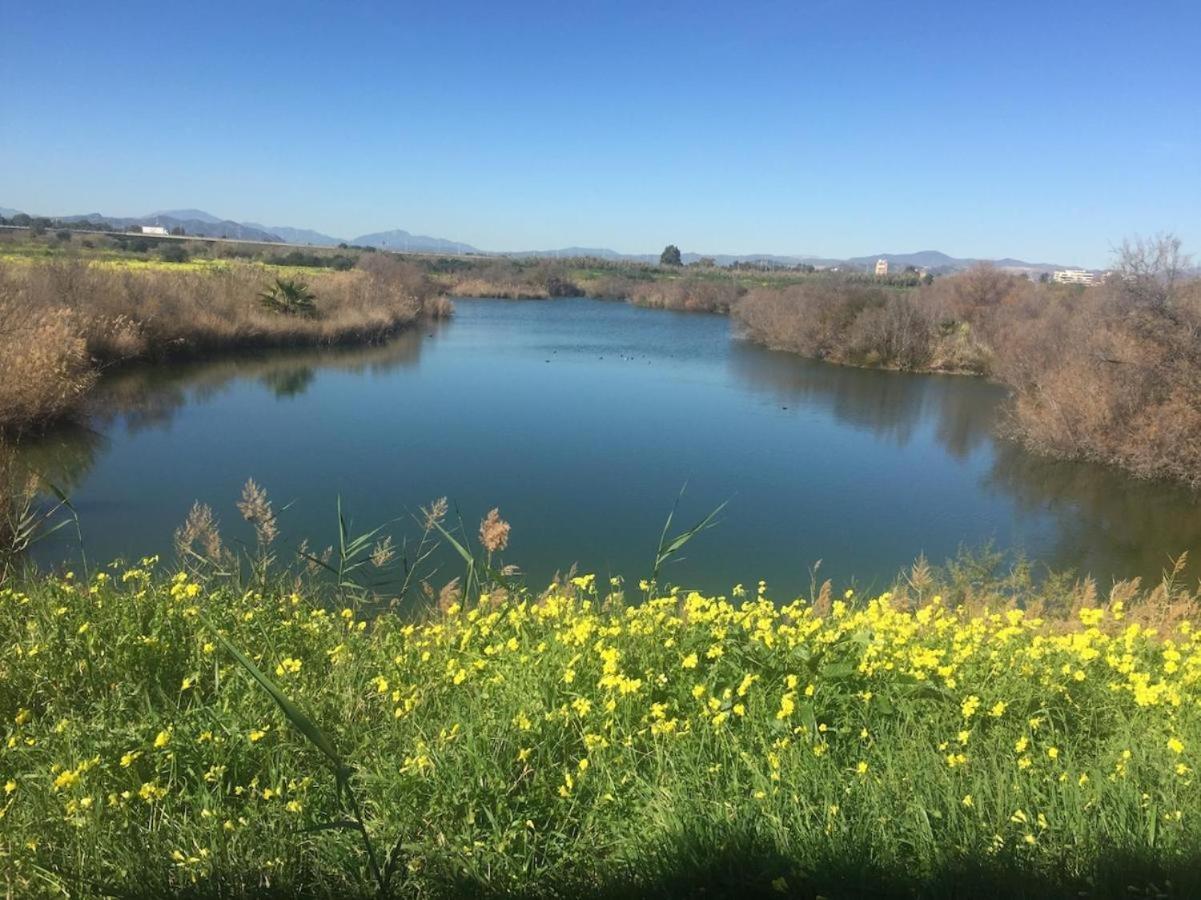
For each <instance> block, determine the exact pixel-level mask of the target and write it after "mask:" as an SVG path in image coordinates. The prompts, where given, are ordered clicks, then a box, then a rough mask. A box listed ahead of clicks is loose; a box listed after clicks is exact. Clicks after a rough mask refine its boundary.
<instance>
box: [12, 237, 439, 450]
mask: <svg viewBox="0 0 1201 900" xmlns="http://www.w3.org/2000/svg"><path fill="white" fill-rule="evenodd" d="M450 309H451V306H450V303H449V301H448V300H446V299H445V298H442V297H439V296H437V295H436V289H435V288H434V287H433V286H432V284H431V283H430V282H429V279H428V278H427V277H426V276H425V275H424V274H423V273H421V272H420V271H418V270H417V269H415V268H414V267H412V266H410V265H408V264H406V263H403V262H400V261H398V260H395V259H393V258H388V257H385V256H383V255H370V256H364V257H362V258H361V259H359V260H358V262H357V264H356V266H355V267H354V268H353V269H350V270H347V271H338V270H329V269H319V270H310V271H300V272H297V271H296V270H295V269H294V268H288V267H277V266H270V265H264V264H260V263H250V262H243V261H221V262H211V263H209V262H206V263H186V262H185V263H182V264H172V263H166V262H148V263H145V264H139V263H137V262H136V261H135V262H132V263H131V262H129V261H124V260H119V261H103V260H99V259H97V260H88V259H67V258H63V259H36V258H34V259H16V260H14V259H8V258H6V259H5V260H4V261H3V262H0V370H3V371H4V373H5V378H4V379H3V381H2V382H0V429H3V430H7V431H19V430H22V429H27V428H38V427H43V426H45V425H47V424H49V423H51V422H53V421H55V420H59V419H62V418H64V417H66V416H69V415H71V414H73V413H74V412H75V411H76V410H78V409H79V408H80V406H81V404H82V403H83V402H84V400H85V398H86V397H87V395H88V393H89V391H90V390H91V389H92V387H93V386H94V384H95V382H96V379H97V377H98V376H99V374H100V372H101V371H102V370H104V369H106V368H110V367H112V366H114V365H119V364H123V363H129V362H134V361H145V360H152V361H156V362H161V361H166V360H176V359H185V358H196V357H202V356H206V355H212V354H216V353H221V352H228V351H231V350H243V349H248V348H262V347H297V346H325V345H336V344H356V343H374V342H379V341H381V340H384V339H386V338H388V337H390V336H392V335H394V334H395V333H396V332H397V331H399V330H401V329H403V328H406V327H409V326H411V325H412V324H414V323H415V322H416V321H417V320H418V319H419V318H421V317H423V316H444V315H448V314H449V312H450Z"/></svg>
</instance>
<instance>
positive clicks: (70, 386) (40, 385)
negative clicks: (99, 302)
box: [0, 272, 96, 429]
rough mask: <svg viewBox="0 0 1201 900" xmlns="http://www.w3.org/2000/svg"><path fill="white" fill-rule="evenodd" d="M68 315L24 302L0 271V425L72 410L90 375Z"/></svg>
mask: <svg viewBox="0 0 1201 900" xmlns="http://www.w3.org/2000/svg"><path fill="white" fill-rule="evenodd" d="M78 324H79V323H78V322H77V321H76V317H75V316H74V314H73V313H72V312H71V311H70V310H68V309H63V308H61V307H59V308H55V307H49V308H47V307H40V306H35V305H31V304H29V303H27V302H25V297H24V295H23V293H22V292H21V290H20V289H19V286H18V284H17V283H16V282H15V279H13V278H11V277H10V275H9V274H8V273H5V272H0V372H2V373H3V377H0V429H10V428H14V427H16V426H19V425H21V424H23V423H24V422H27V421H29V420H30V419H52V418H58V417H60V416H63V415H65V414H67V413H69V412H71V411H72V410H73V409H75V408H76V406H77V405H78V403H79V401H80V400H81V399H82V398H83V396H84V395H85V394H86V393H87V392H88V390H89V389H90V388H91V386H92V384H93V383H94V382H95V379H96V375H95V372H94V370H93V368H92V365H91V359H90V358H89V356H88V352H87V343H86V341H85V340H84V339H83V337H82V336H81V335H80V333H79V329H78Z"/></svg>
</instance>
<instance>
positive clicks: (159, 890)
mask: <svg viewBox="0 0 1201 900" xmlns="http://www.w3.org/2000/svg"><path fill="white" fill-rule="evenodd" d="M295 587H296V591H295V592H293V590H292V589H291V588H290V587H281V586H275V587H263V586H261V587H260V588H258V589H254V588H251V589H247V588H245V587H243V586H239V584H238V583H237V582H233V581H229V580H226V579H222V578H219V577H214V578H213V579H211V580H208V581H204V582H201V581H197V580H196V578H195V577H190V576H189V575H187V574H180V575H178V576H171V575H170V573H169V572H162V571H156V569H155V567H154V565H153V561H146V562H145V563H144V564H142V565H139V566H136V567H131V568H126V567H111V568H109V569H106V570H105V571H102V572H100V573H98V574H96V575H95V576H94V577H92V578H90V579H85V578H83V577H78V578H77V577H73V576H68V577H62V578H53V577H38V578H34V579H32V580H30V581H28V582H26V583H23V584H20V585H10V586H9V587H7V588H4V589H0V722H2V723H3V724H2V725H0V732H2V734H3V738H4V741H5V744H4V747H5V749H4V751H3V755H2V756H0V783H2V784H4V785H5V787H4V795H3V797H2V799H0V809H2V810H3V813H2V814H3V818H2V819H0V883H2V884H3V885H4V888H5V889H6V891H7V894H6V896H31V895H39V894H46V895H56V896H68V895H69V896H99V895H104V894H113V895H132V896H160V895H164V894H176V895H181V896H199V895H204V896H208V895H235V896H245V895H256V896H258V895H262V894H264V893H270V894H273V895H279V896H293V895H304V896H316V895H321V896H326V895H328V896H350V895H363V896H369V895H373V894H376V893H377V890H378V884H379V882H380V879H379V878H378V877H376V875H375V874H374V873H373V871H372V864H371V859H370V857H369V855H368V853H367V852H366V850H365V845H364V840H363V833H362V832H360V831H359V830H357V828H358V823H362V825H363V826H364V828H365V831H366V835H367V837H368V840H369V842H370V846H371V847H372V853H373V855H374V856H375V858H376V863H377V868H378V869H379V870H381V873H382V872H383V871H384V870H386V869H388V867H391V874H390V876H388V878H387V879H386V880H388V882H389V885H390V888H391V889H392V890H393V891H394V892H395V893H396V894H398V895H403V896H410V895H411V896H447V897H452V896H463V895H480V894H484V895H494V896H512V895H520V896H531V895H533V896H550V895H558V896H578V895H581V894H583V895H591V896H624V895H663V894H674V895H688V896H692V895H695V894H696V893H697V892H698V891H699V890H700V889H702V888H704V890H705V893H706V894H707V895H709V896H713V895H731V896H746V895H755V894H764V895H768V896H778V895H781V894H783V895H792V896H817V895H824V896H828V897H837V896H863V895H871V896H913V895H920V896H977V895H979V893H980V892H983V891H992V892H994V893H997V894H998V895H999V896H1064V895H1069V894H1075V893H1076V892H1081V891H1083V892H1085V893H1087V894H1088V895H1090V896H1091V895H1098V896H1115V897H1116V896H1123V897H1127V896H1179V897H1186V896H1195V895H1196V893H1197V892H1198V891H1201V870H1199V869H1198V864H1197V861H1198V858H1199V857H1198V851H1199V850H1201V825H1199V821H1201V820H1199V819H1198V812H1197V811H1198V809H1199V808H1201V807H1199V803H1198V801H1199V800H1201V796H1199V793H1201V792H1199V790H1198V785H1197V782H1196V779H1195V776H1194V773H1193V771H1192V767H1193V766H1194V765H1196V763H1197V758H1196V757H1197V753H1198V750H1201V718H1199V716H1198V701H1199V699H1201V691H1199V690H1198V679H1199V678H1201V643H1199V641H1198V639H1197V637H1196V634H1195V633H1194V632H1193V630H1192V629H1191V627H1190V626H1189V625H1188V624H1187V622H1186V621H1184V620H1182V619H1181V618H1180V613H1181V609H1180V608H1179V604H1177V605H1176V607H1175V608H1172V609H1169V604H1167V603H1166V601H1167V600H1170V599H1171V592H1170V591H1168V592H1167V593H1166V594H1165V593H1163V592H1162V591H1161V592H1160V594H1158V595H1156V594H1153V595H1152V596H1151V598H1150V599H1146V598H1145V599H1144V600H1143V605H1142V606H1141V607H1139V608H1138V609H1135V607H1134V606H1133V601H1132V605H1131V611H1129V612H1128V611H1127V610H1126V608H1125V606H1124V600H1123V598H1124V599H1126V600H1128V599H1130V597H1132V596H1133V595H1132V594H1131V593H1129V592H1128V593H1126V594H1124V595H1123V598H1119V599H1118V600H1116V601H1115V602H1112V603H1102V604H1101V605H1100V606H1097V605H1095V604H1094V605H1090V606H1087V607H1085V608H1083V609H1082V610H1081V611H1079V612H1078V613H1076V614H1074V615H1072V616H1070V617H1068V618H1066V619H1064V620H1053V619H1046V620H1044V619H1041V618H1039V617H1038V616H1036V615H1035V614H1034V613H1033V612H1029V613H1022V612H1020V611H1017V610H1013V609H1008V610H1006V609H999V608H996V607H995V606H994V611H992V612H989V611H987V610H985V609H983V608H981V607H980V604H979V603H978V602H977V603H975V604H973V608H972V610H970V611H969V609H968V608H967V607H956V606H953V605H952V604H951V603H950V602H942V601H939V600H938V599H931V598H930V595H929V593H928V592H927V593H926V594H925V597H926V600H925V602H922V603H917V602H916V598H915V597H914V596H912V595H911V596H910V599H909V600H908V601H905V600H902V599H901V598H899V597H885V598H882V599H880V600H877V601H875V602H870V603H869V602H866V599H865V600H864V601H863V602H861V601H860V600H859V599H858V598H854V597H852V598H849V599H848V600H845V601H838V602H835V603H831V602H830V597H829V595H828V592H827V591H823V592H821V594H820V595H819V597H818V599H817V603H816V604H815V605H813V606H811V605H809V604H808V603H805V602H797V603H793V604H789V605H787V606H776V605H774V604H773V603H772V602H771V601H770V600H769V599H767V596H766V595H763V594H761V595H760V596H759V597H756V596H755V592H754V591H751V592H750V596H742V595H741V592H738V593H736V594H735V595H734V596H732V598H731V600H730V601H724V600H709V599H705V598H701V597H698V596H696V595H691V596H687V597H685V596H683V595H677V594H675V592H670V591H667V592H665V591H655V590H654V589H653V587H652V586H647V591H648V593H649V594H650V597H646V596H644V595H643V593H642V591H638V592H634V593H636V594H637V598H635V597H634V596H633V595H627V593H626V592H624V590H623V588H622V586H621V585H620V584H612V585H609V584H604V585H599V586H598V585H597V584H596V583H595V582H594V580H593V579H592V578H591V576H581V577H577V578H574V579H572V580H570V581H567V582H565V583H563V584H561V585H559V586H558V587H555V588H553V589H552V590H551V591H549V592H548V593H546V594H543V595H541V596H531V595H528V594H525V593H522V592H520V591H517V592H513V593H505V594H501V593H498V592H496V591H493V592H492V593H491V595H489V594H488V593H487V592H486V593H485V594H484V596H482V597H481V598H480V600H479V603H478V605H477V604H476V603H474V602H473V603H472V605H471V607H470V609H466V610H465V609H463V608H461V607H460V606H459V604H458V603H455V604H454V605H448V604H449V600H446V601H445V602H444V603H443V606H444V607H447V608H446V609H445V611H444V612H441V613H439V612H433V611H431V612H430V613H423V614H415V615H411V616H406V617H401V616H398V615H396V614H393V613H383V614H380V615H378V616H369V615H367V614H366V612H365V611H364V610H362V609H359V608H357V606H356V604H355V603H353V602H351V601H349V600H347V601H345V602H346V603H348V604H349V605H348V606H346V607H345V608H342V607H341V605H340V604H335V605H331V603H330V600H329V598H331V597H333V596H336V595H335V594H331V593H330V591H329V589H327V588H322V587H321V586H320V585H319V584H318V583H317V582H315V581H308V582H302V583H301V584H298V585H295ZM337 593H338V594H342V595H343V596H345V592H344V591H342V590H341V589H340V588H339V589H338V591H337ZM660 595H661V596H660ZM1085 596H1087V593H1086V594H1085ZM322 597H324V598H327V599H326V600H320V599H319V598H322ZM1156 597H1158V598H1159V599H1158V600H1156ZM635 599H637V600H638V601H639V602H637V603H635V604H634V605H630V601H633V600H635ZM1190 602H1191V601H1190ZM911 606H916V607H917V611H914V610H913V609H911V608H910V607H911ZM1152 613H1155V614H1156V615H1158V616H1159V631H1158V632H1155V631H1152V630H1148V629H1147V627H1146V622H1147V621H1149V617H1150V616H1151V614H1152ZM1135 616H1137V617H1138V621H1139V622H1142V623H1143V624H1141V625H1140V624H1135V618H1134V617H1135ZM214 630H215V632H216V634H215V633H214ZM218 634H219V635H220V637H218V636H217V635H218ZM226 642H228V644H227V643H226ZM235 651H237V652H242V653H245V654H246V657H247V659H246V662H247V663H253V665H254V666H255V667H257V668H258V669H260V670H261V671H262V673H263V675H264V678H265V679H266V680H267V681H269V682H270V683H271V685H272V686H273V689H277V690H278V691H279V692H280V695H281V696H282V697H284V698H285V699H286V703H287V704H294V708H293V710H292V711H287V710H283V709H281V706H280V704H279V703H277V702H276V700H277V699H278V698H276V699H273V697H272V695H271V693H270V692H269V691H268V690H264V689H263V688H264V686H263V685H262V684H260V683H259V682H258V681H256V679H255V678H253V677H251V674H250V673H249V671H248V668H247V666H246V665H243V664H242V663H240V662H239V660H238V658H237V656H236V653H235ZM285 705H286V704H285ZM301 718H303V719H304V720H305V721H309V722H310V723H311V725H312V728H313V729H318V730H319V731H320V734H321V738H318V737H315V736H314V734H313V733H312V731H311V730H308V733H307V735H306V733H305V732H306V729H298V728H297V727H296V725H297V723H298V722H299V721H301ZM322 740H324V741H327V742H328V746H325V747H322V746H319V744H321V741H322ZM331 760H333V761H335V764H334V765H331ZM336 773H340V774H339V777H335V774H336ZM969 798H970V799H969Z"/></svg>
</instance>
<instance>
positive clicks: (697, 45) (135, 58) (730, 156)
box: [0, 0, 1201, 265]
mask: <svg viewBox="0 0 1201 900" xmlns="http://www.w3.org/2000/svg"><path fill="white" fill-rule="evenodd" d="M0 21H2V24H0V206H8V207H16V208H18V209H23V210H26V211H28V212H34V213H44V214H67V213H76V212H92V211H101V212H104V213H107V214H110V215H138V214H143V213H146V212H150V211H152V210H156V209H164V208H176V207H199V208H201V209H205V210H208V211H209V212H212V213H215V214H217V215H220V216H224V217H228V218H233V219H239V220H243V221H246V220H250V221H258V222H263V223H266V224H268V225H293V226H299V227H312V228H316V229H318V230H321V231H325V232H327V233H330V234H334V235H337V236H340V237H353V236H354V235H357V234H362V233H365V232H370V231H378V230H383V229H389V228H406V229H408V230H410V231H413V232H419V233H425V234H433V235H437V236H441V237H448V238H453V239H458V240H463V241H467V242H469V243H472V244H474V245H476V246H478V247H481V248H484V249H494V250H501V249H530V248H546V247H557V246H566V245H571V244H575V245H584V246H604V247H612V248H614V249H617V250H621V251H629V252H646V251H652V250H658V249H660V248H661V247H662V246H663V245H664V244H665V243H667V242H669V241H670V242H674V243H677V244H679V245H680V246H681V247H682V248H684V249H685V250H695V251H703V252H715V251H718V252H742V253H747V252H775V253H811V254H818V255H830V256H846V255H858V254H867V253H875V252H880V251H889V252H902V251H909V250H919V249H941V250H944V251H946V252H948V253H951V254H954V255H958V256H1007V255H1008V256H1017V257H1021V258H1024V259H1028V260H1039V261H1057V262H1074V263H1080V264H1085V265H1101V264H1103V263H1105V262H1106V260H1107V259H1108V258H1109V253H1110V249H1111V247H1112V246H1113V244H1115V243H1116V242H1118V241H1120V240H1121V238H1122V237H1123V236H1125V235H1129V234H1134V233H1143V234H1149V233H1153V232H1156V231H1160V230H1174V231H1175V232H1176V233H1177V234H1179V235H1180V237H1181V238H1183V240H1184V242H1185V245H1186V249H1189V250H1192V251H1194V252H1198V251H1201V4H1197V3H1195V2H1193V0H1151V2H1145V3H1132V2H1129V0H1095V2H1067V0H1061V2H1046V0H1041V2H1037V3H1026V2H981V0H970V2H966V0H961V2H939V3H930V2H920V0H915V2H905V3H902V2H853V0H846V2H838V0H831V2H791V3H745V4H720V5H719V4H712V5H709V4H703V3H700V2H690V3H684V2H680V3H673V2H629V3H624V2H622V3H619V2H610V3H600V2H582V3H568V2H555V3H517V2H513V3H497V2H487V3H483V2H481V3H475V2H457V3H456V2H423V3H413V4H409V3H396V2H393V3H370V2H353V3H345V4H342V3H338V4H335V3H322V4H316V3H313V4H305V3H300V2H291V3H266V2H245V0H243V2H239V3H224V2H203V3H179V2H155V3H145V2H130V0H124V2H121V3H95V2H87V3H81V2H58V3H33V2H19V0H0Z"/></svg>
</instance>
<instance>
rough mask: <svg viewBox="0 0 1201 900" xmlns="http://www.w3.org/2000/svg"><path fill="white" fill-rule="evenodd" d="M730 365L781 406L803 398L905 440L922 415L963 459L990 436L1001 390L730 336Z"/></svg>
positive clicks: (882, 435)
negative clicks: (843, 362)
mask: <svg viewBox="0 0 1201 900" xmlns="http://www.w3.org/2000/svg"><path fill="white" fill-rule="evenodd" d="M729 368H730V371H731V373H732V374H733V375H734V377H735V378H737V379H739V380H740V381H741V382H743V383H745V384H749V385H751V386H752V387H754V388H755V389H756V390H768V391H771V392H772V393H773V394H774V395H775V396H776V397H777V398H778V399H779V402H780V403H781V404H782V405H792V406H799V405H801V404H809V405H815V406H819V407H820V408H822V409H825V410H828V411H829V412H830V413H832V414H833V415H834V416H835V417H837V418H838V420H839V421H841V422H844V423H846V424H848V425H853V426H854V427H856V428H859V429H863V430H865V431H870V432H871V433H872V435H874V436H875V437H877V438H882V439H885V440H888V441H891V442H892V443H894V444H896V445H897V446H905V445H907V444H908V443H909V441H910V440H911V439H912V437H913V435H914V432H915V431H916V430H917V429H919V428H921V427H923V425H924V424H925V423H926V422H928V421H934V422H935V423H936V425H937V428H938V436H939V440H940V443H941V444H942V446H943V447H945V448H946V450H947V452H949V453H950V454H951V455H952V456H955V457H956V458H963V457H965V456H967V455H968V454H969V453H970V452H971V451H972V450H974V449H976V448H977V447H979V446H981V445H982V444H984V443H987V442H988V441H990V440H991V438H992V434H993V425H994V422H995V420H996V410H997V405H998V404H999V403H1000V401H1001V400H1002V399H1003V398H1004V396H1005V392H1004V390H1003V389H1002V388H999V387H997V386H996V385H992V384H988V383H986V382H983V381H972V382H971V383H965V382H964V381H963V379H961V378H958V377H956V376H950V375H945V376H944V375H904V374H899V373H894V372H880V371H872V370H870V369H855V368H849V367H846V366H834V365H829V364H827V363H822V362H816V361H813V360H807V359H802V358H800V357H797V356H795V355H793V354H791V353H783V352H779V351H772V350H764V349H762V348H760V347H756V346H755V345H753V344H749V343H747V342H746V341H744V340H741V339H735V340H733V341H731V345H730V354H729Z"/></svg>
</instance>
